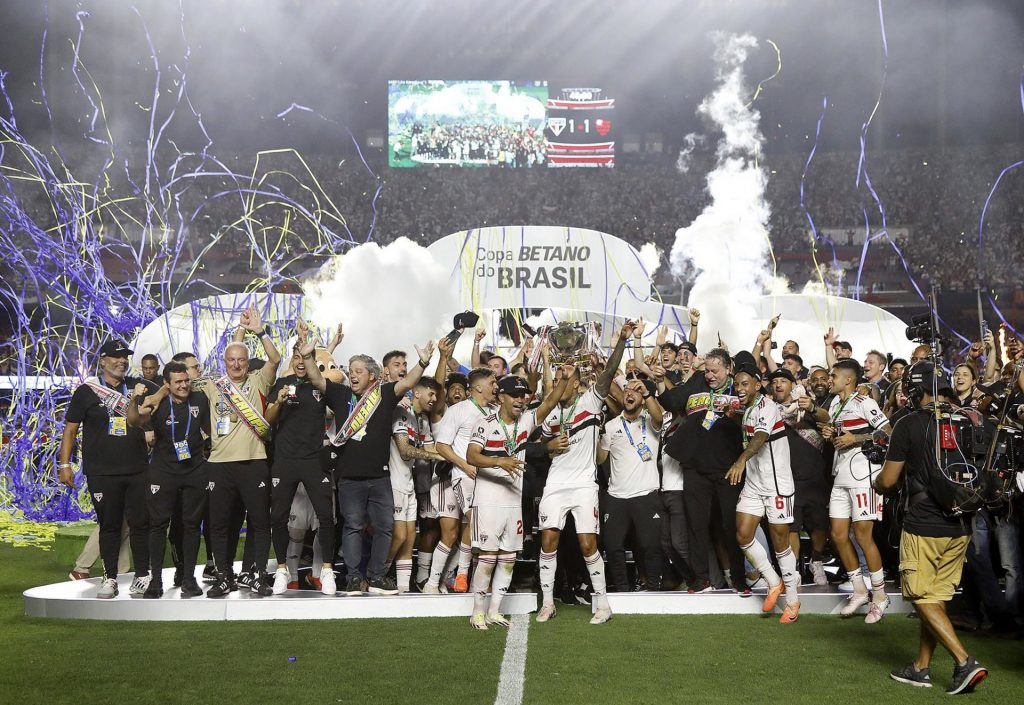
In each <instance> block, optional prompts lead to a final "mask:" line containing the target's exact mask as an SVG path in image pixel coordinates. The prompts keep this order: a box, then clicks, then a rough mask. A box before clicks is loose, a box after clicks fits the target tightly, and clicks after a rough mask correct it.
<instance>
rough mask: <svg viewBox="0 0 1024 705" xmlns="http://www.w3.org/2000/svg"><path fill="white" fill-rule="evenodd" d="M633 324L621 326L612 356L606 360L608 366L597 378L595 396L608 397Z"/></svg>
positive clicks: (631, 332) (628, 323) (627, 323)
mask: <svg viewBox="0 0 1024 705" xmlns="http://www.w3.org/2000/svg"><path fill="white" fill-rule="evenodd" d="M634 326H635V324H634V323H633V321H629V320H627V321H626V322H625V323H623V324H622V329H621V330H620V331H619V337H618V340H616V341H615V349H614V350H612V356H611V357H610V358H609V359H608V364H607V365H606V366H605V368H604V372H602V373H601V376H600V377H598V378H597V383H596V384H595V385H594V391H596V392H597V396H599V397H601V398H602V399H604V398H605V397H606V396H608V390H609V389H610V388H611V384H612V380H613V379H615V374H616V373H617V372H618V371H619V365H620V364H622V354H623V353H624V352H625V351H626V341H627V340H629V336H631V335H632V334H633V328H634Z"/></svg>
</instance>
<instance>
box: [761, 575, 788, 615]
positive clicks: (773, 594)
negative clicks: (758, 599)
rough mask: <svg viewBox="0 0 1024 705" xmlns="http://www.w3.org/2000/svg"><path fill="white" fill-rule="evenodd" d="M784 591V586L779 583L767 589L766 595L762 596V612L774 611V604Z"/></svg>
mask: <svg viewBox="0 0 1024 705" xmlns="http://www.w3.org/2000/svg"><path fill="white" fill-rule="evenodd" d="M785 589H786V584H785V583H784V582H782V581H781V580H780V581H779V584H778V585H773V586H772V587H770V588H768V594H767V595H765V596H764V604H762V605H761V611H762V612H771V611H772V610H773V609H775V603H776V602H778V601H779V595H781V594H782V591H783V590H785Z"/></svg>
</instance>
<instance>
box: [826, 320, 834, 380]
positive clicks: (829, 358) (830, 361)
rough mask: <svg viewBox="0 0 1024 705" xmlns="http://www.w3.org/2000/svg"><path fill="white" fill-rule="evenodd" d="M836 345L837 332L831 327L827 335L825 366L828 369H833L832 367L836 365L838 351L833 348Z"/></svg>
mask: <svg viewBox="0 0 1024 705" xmlns="http://www.w3.org/2000/svg"><path fill="white" fill-rule="evenodd" d="M835 344H836V331H835V329H834V328H832V326H829V328H828V332H827V333H825V365H826V368H827V369H830V370H831V369H832V366H833V365H835V364H836V349H835V348H834V347H832V346H833V345H835Z"/></svg>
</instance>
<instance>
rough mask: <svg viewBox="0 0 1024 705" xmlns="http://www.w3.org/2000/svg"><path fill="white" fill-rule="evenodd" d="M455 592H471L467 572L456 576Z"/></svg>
mask: <svg viewBox="0 0 1024 705" xmlns="http://www.w3.org/2000/svg"><path fill="white" fill-rule="evenodd" d="M454 591H455V592H469V576H468V575H466V574H465V573H462V574H459V575H456V576H455V588H454Z"/></svg>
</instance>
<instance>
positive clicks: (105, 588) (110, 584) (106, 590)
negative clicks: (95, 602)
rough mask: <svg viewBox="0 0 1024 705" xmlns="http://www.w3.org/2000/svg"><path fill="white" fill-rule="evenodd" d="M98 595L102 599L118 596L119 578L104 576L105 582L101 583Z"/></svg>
mask: <svg viewBox="0 0 1024 705" xmlns="http://www.w3.org/2000/svg"><path fill="white" fill-rule="evenodd" d="M147 587H148V586H147ZM142 591H143V592H145V591H146V590H145V589H143V590H142ZM96 597H98V598H100V599H101V600H112V599H114V598H115V597H117V580H115V579H114V578H103V582H101V583H100V589H99V592H97V593H96Z"/></svg>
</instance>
